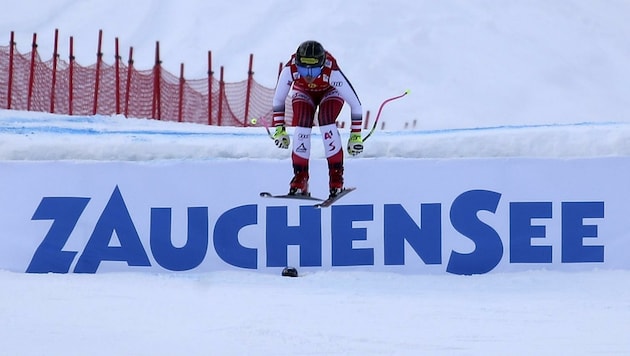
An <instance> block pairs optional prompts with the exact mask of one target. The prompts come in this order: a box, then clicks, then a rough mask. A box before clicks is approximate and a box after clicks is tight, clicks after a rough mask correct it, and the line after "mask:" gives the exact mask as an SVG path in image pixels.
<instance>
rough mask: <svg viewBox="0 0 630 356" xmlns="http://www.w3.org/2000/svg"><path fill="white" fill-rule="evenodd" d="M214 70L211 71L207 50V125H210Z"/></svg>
mask: <svg viewBox="0 0 630 356" xmlns="http://www.w3.org/2000/svg"><path fill="white" fill-rule="evenodd" d="M213 81H214V72H213V71H212V52H211V51H208V125H212V82H213Z"/></svg>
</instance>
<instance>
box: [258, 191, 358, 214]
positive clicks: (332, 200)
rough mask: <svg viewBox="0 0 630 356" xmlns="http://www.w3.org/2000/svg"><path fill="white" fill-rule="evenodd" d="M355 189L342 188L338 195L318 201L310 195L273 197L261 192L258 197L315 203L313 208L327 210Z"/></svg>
mask: <svg viewBox="0 0 630 356" xmlns="http://www.w3.org/2000/svg"><path fill="white" fill-rule="evenodd" d="M355 189H356V188H344V189H343V190H342V191H341V192H340V193H339V194H337V195H335V196H334V197H331V198H328V199H319V198H315V197H312V196H310V195H299V194H295V195H289V194H285V195H274V194H271V193H269V192H261V193H260V196H261V197H263V198H278V199H298V200H310V201H316V202H317V203H315V204H314V205H313V207H315V208H318V209H320V208H327V207H329V206H331V205H333V204H334V203H335V202H336V201H337V200H339V199H341V198H342V197H344V196H345V195H347V194H348V193H350V192H352V191H353V190H355Z"/></svg>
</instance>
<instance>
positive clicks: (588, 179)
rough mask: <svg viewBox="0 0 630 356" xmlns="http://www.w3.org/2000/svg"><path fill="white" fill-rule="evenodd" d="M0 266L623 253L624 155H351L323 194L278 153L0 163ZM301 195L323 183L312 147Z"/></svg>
mask: <svg viewBox="0 0 630 356" xmlns="http://www.w3.org/2000/svg"><path fill="white" fill-rule="evenodd" d="M0 171H1V172H2V174H1V175H0V226H1V228H0V233H1V236H0V269H4V270H11V271H21V272H33V273H46V272H58V273H67V272H70V273H98V272H108V271H135V272H138V271H146V272H151V273H155V272H161V273H163V272H169V271H172V272H187V273H191V272H192V273H199V272H207V271H215V270H226V269H243V270H257V271H261V272H266V273H277V272H278V271H279V270H281V269H282V267H284V266H286V265H292V266H296V267H298V268H300V269H301V271H314V270H331V269H333V270H334V269H357V270H366V271H396V272H401V273H433V274H436V273H453V274H482V273H489V272H496V271H517V270H518V271H520V270H530V269H547V270H567V271H574V270H585V269H629V268H630V258H628V256H630V219H629V217H630V216H629V215H630V206H629V204H628V202H629V201H630V188H629V187H628V183H630V157H610V158H588V159H584V158H579V159H547V158H544V159H539V158H535V159H534V158H531V159H530V158H492V159H356V160H350V159H349V160H347V162H346V175H345V177H346V185H347V186H356V187H357V190H356V191H355V192H352V193H351V194H349V195H347V196H346V197H344V198H343V199H341V200H339V201H338V202H337V204H335V205H334V206H332V207H331V208H326V209H316V208H314V207H313V206H312V202H309V201H296V200H284V199H270V198H261V197H259V192H261V191H270V192H272V193H284V192H286V191H287V189H288V181H289V179H290V176H291V168H290V162H289V161H288V160H261V159H239V160H223V159H216V160H203V161H200V160H191V161H160V162H96V161H54V162H53V161H40V162H33V161H2V162H0ZM311 190H312V194H313V196H316V197H325V196H326V195H327V171H326V167H325V162H324V161H323V160H314V161H313V162H312V163H311Z"/></svg>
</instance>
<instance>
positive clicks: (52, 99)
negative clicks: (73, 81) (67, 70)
mask: <svg viewBox="0 0 630 356" xmlns="http://www.w3.org/2000/svg"><path fill="white" fill-rule="evenodd" d="M58 39H59V30H58V29H55V42H54V43H55V44H54V47H53V58H52V83H51V87H50V112H51V113H54V112H55V86H56V84H57V58H58V57H59V54H58V53H57V44H58Z"/></svg>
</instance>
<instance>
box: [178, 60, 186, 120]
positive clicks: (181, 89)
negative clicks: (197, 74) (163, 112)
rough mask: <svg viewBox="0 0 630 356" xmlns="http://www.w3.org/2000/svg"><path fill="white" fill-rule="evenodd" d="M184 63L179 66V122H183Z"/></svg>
mask: <svg viewBox="0 0 630 356" xmlns="http://www.w3.org/2000/svg"><path fill="white" fill-rule="evenodd" d="M185 82H186V80H185V79H184V63H181V65H180V66H179V103H178V105H177V122H182V119H183V109H184V83H185Z"/></svg>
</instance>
